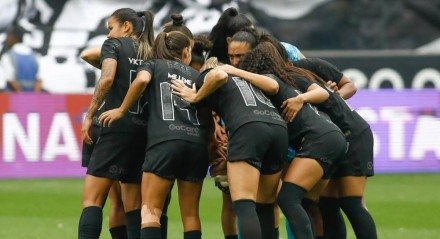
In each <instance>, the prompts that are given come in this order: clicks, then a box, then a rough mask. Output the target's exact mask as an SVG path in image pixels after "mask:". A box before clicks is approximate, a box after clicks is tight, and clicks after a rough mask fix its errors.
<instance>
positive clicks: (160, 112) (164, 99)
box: [138, 59, 207, 148]
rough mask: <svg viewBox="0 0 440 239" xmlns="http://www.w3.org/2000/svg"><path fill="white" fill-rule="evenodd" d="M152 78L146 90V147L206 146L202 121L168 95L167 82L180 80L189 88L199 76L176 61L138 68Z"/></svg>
mask: <svg viewBox="0 0 440 239" xmlns="http://www.w3.org/2000/svg"><path fill="white" fill-rule="evenodd" d="M143 70H144V71H148V72H149V73H150V74H151V76H152V78H151V81H150V83H149V84H148V87H147V89H146V94H145V95H146V99H147V101H148V107H147V109H148V115H149V117H148V129H149V130H148V145H147V147H148V148H149V147H151V146H152V145H155V144H157V143H160V142H163V141H167V140H173V139H179V140H185V141H190V142H194V143H199V144H206V142H207V139H206V135H207V134H206V122H205V121H206V119H205V117H204V116H203V115H200V112H201V111H199V110H197V109H196V108H195V107H194V106H193V105H191V104H189V103H188V102H187V101H185V100H183V99H182V98H180V97H179V96H177V95H173V94H172V91H171V84H170V83H171V80H182V81H183V82H184V83H185V85H186V86H188V87H192V85H193V84H194V82H195V81H196V80H197V77H198V76H199V73H198V72H197V71H195V70H194V69H193V68H191V67H189V66H187V65H185V64H183V63H181V62H177V61H169V60H162V59H156V60H151V61H147V62H145V63H144V64H142V66H140V67H139V68H138V72H139V71H143Z"/></svg>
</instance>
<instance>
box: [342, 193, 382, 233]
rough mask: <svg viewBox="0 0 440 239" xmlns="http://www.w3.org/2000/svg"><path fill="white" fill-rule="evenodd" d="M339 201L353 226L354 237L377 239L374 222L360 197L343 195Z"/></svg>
mask: <svg viewBox="0 0 440 239" xmlns="http://www.w3.org/2000/svg"><path fill="white" fill-rule="evenodd" d="M339 201H340V203H341V208H342V210H343V211H344V213H345V215H347V218H348V220H349V221H350V223H351V226H352V227H353V231H354V233H355V234H356V238H357V239H377V232H376V224H375V223H374V220H373V218H372V217H371V215H370V213H369V212H368V211H367V209H366V208H365V207H364V205H363V204H362V197H343V198H340V199H339Z"/></svg>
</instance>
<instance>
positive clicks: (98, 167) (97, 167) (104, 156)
mask: <svg viewBox="0 0 440 239" xmlns="http://www.w3.org/2000/svg"><path fill="white" fill-rule="evenodd" d="M146 136H147V135H146V132H135V133H109V134H101V135H100V136H99V138H98V139H97V142H96V143H95V148H94V149H93V152H92V157H91V158H90V164H89V167H88V169H87V174H90V175H93V176H96V177H103V178H109V179H113V180H118V181H121V182H122V183H140V182H141V179H142V162H143V161H144V157H145V148H146V145H147V140H146Z"/></svg>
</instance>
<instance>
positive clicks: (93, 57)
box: [80, 47, 101, 69]
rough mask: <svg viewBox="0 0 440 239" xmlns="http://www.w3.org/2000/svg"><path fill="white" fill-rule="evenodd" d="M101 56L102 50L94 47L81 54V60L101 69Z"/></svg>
mask: <svg viewBox="0 0 440 239" xmlns="http://www.w3.org/2000/svg"><path fill="white" fill-rule="evenodd" d="M100 55H101V48H100V47H93V48H88V49H85V50H83V51H82V52H81V55H80V57H81V59H83V60H84V61H85V62H87V63H89V64H90V65H92V66H94V67H96V68H98V69H101V64H100V63H101V62H100Z"/></svg>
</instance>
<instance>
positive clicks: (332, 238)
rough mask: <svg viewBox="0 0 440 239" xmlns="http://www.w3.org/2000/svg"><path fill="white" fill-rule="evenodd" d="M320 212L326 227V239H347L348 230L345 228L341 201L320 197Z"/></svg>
mask: <svg viewBox="0 0 440 239" xmlns="http://www.w3.org/2000/svg"><path fill="white" fill-rule="evenodd" d="M319 210H320V211H321V216H322V222H323V225H324V238H328V239H346V238H347V229H346V228H345V222H344V217H343V216H342V213H341V210H340V206H339V199H337V198H331V197H320V198H319Z"/></svg>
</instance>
